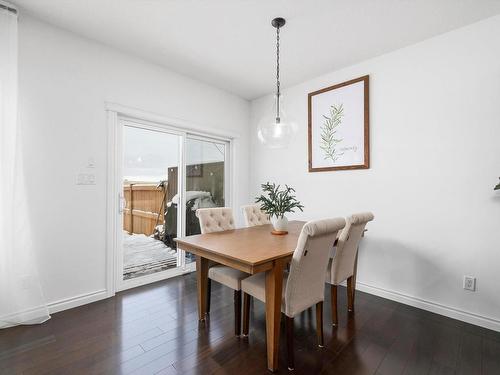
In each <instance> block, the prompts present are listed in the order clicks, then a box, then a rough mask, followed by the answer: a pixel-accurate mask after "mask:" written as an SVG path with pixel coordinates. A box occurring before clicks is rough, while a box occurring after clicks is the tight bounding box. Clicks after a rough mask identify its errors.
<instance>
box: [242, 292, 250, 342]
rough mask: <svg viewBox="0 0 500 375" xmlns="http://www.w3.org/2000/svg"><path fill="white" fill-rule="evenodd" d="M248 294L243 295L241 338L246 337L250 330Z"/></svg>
mask: <svg viewBox="0 0 500 375" xmlns="http://www.w3.org/2000/svg"><path fill="white" fill-rule="evenodd" d="M250 298H251V296H250V294H246V293H243V332H242V335H243V336H248V331H249V328H250Z"/></svg>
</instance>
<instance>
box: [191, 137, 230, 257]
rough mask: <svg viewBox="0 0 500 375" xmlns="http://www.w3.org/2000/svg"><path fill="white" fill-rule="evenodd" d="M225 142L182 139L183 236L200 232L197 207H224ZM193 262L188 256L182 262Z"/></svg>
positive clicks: (197, 138)
mask: <svg viewBox="0 0 500 375" xmlns="http://www.w3.org/2000/svg"><path fill="white" fill-rule="evenodd" d="M228 151H229V147H228V143H227V142H224V141H221V140H216V139H210V138H206V137H197V136H194V135H188V137H187V139H186V153H185V155H186V167H185V181H186V184H185V189H186V194H185V208H186V215H185V233H186V235H187V236H189V235H193V234H199V233H200V223H199V221H198V218H197V217H196V210H197V209H198V208H210V207H224V206H225V205H226V202H227V198H228V192H229V189H228V187H227V186H226V184H227V183H228V181H229V179H228V178H226V175H227V174H228V173H227V171H228V163H227V161H226V155H227V154H228ZM193 261H194V256H193V255H192V254H187V256H186V262H187V263H190V262H193Z"/></svg>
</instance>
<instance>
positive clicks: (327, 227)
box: [285, 218, 345, 318]
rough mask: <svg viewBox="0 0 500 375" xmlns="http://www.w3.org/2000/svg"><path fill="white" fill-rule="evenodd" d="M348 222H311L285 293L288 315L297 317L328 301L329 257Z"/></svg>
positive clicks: (299, 245)
mask: <svg viewBox="0 0 500 375" xmlns="http://www.w3.org/2000/svg"><path fill="white" fill-rule="evenodd" d="M344 226H345V219H344V218H337V219H324V220H315V221H309V222H308V223H306V224H305V225H304V226H303V227H302V231H301V233H300V235H299V239H298V241H297V247H296V248H295V251H294V253H293V258H292V262H291V266H290V272H289V275H288V281H287V285H286V290H285V314H286V315H287V316H289V317H291V318H292V317H294V316H295V315H296V314H298V313H300V312H301V311H303V310H305V309H307V308H309V307H311V306H312V305H314V304H316V303H318V302H320V301H323V300H324V292H325V273H326V268H327V266H328V257H329V256H330V251H331V249H332V247H333V244H334V242H335V238H337V233H338V231H339V230H341V229H342V228H343V227H344Z"/></svg>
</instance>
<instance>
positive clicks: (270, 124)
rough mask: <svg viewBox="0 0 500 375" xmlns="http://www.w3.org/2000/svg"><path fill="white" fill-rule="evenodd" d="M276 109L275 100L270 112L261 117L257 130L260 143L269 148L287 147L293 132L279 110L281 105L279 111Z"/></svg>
mask: <svg viewBox="0 0 500 375" xmlns="http://www.w3.org/2000/svg"><path fill="white" fill-rule="evenodd" d="M280 99H281V98H280ZM277 107H278V104H277V99H275V100H274V106H273V108H272V110H271V111H270V112H268V114H267V115H265V116H263V117H262V119H261V120H260V121H259V124H258V128H257V136H258V137H259V140H260V142H261V143H262V144H263V145H265V146H267V147H269V148H283V147H286V146H288V144H289V143H290V140H291V139H292V136H293V132H294V126H293V124H292V122H291V121H290V120H289V119H288V118H287V117H286V114H285V113H284V112H283V110H281V105H280V106H279V110H278V108H277Z"/></svg>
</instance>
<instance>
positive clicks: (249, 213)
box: [241, 204, 271, 227]
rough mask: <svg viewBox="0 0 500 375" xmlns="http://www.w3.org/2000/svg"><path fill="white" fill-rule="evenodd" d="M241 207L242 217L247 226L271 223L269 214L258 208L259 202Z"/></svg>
mask: <svg viewBox="0 0 500 375" xmlns="http://www.w3.org/2000/svg"><path fill="white" fill-rule="evenodd" d="M241 209H242V210H243V217H244V219H245V225H246V226H247V227H254V226H257V225H264V224H270V223H271V221H270V220H269V215H267V214H266V213H265V212H264V211H262V210H261V209H260V205H259V204H249V205H246V206H243V207H241Z"/></svg>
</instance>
